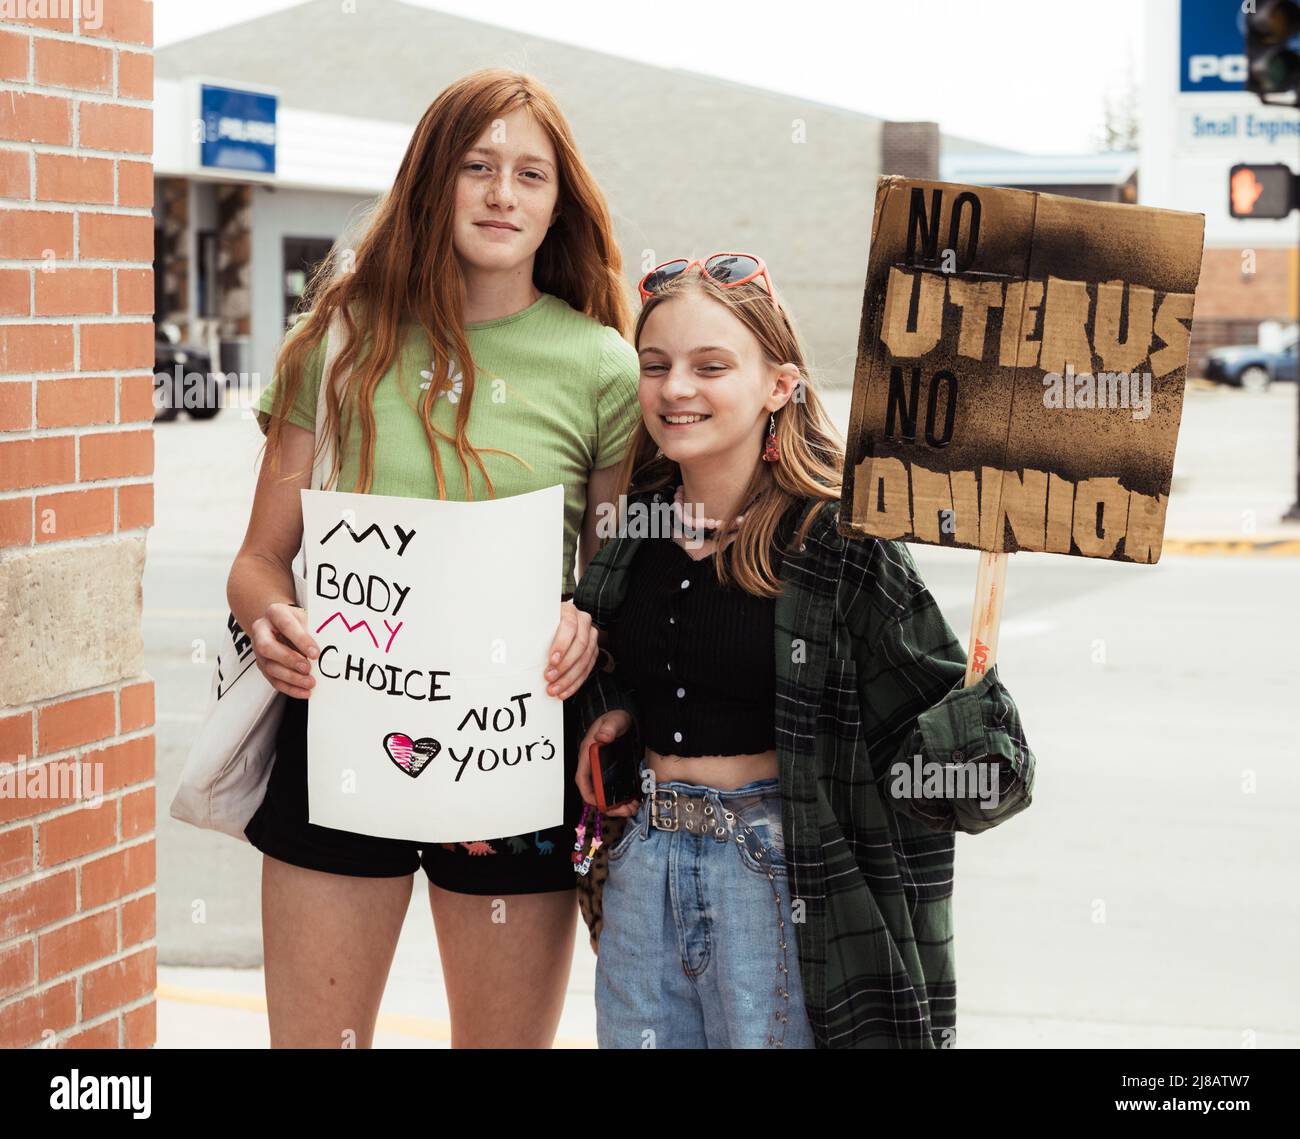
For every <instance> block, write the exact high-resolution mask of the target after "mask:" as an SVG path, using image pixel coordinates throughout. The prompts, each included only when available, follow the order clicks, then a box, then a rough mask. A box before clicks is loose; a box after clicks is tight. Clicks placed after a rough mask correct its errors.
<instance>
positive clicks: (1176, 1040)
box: [157, 946, 1300, 1050]
mask: <svg viewBox="0 0 1300 1139" xmlns="http://www.w3.org/2000/svg"><path fill="white" fill-rule="evenodd" d="M578 948H579V950H580V951H581V953H582V954H586V956H587V957H589V958H591V954H590V952H589V951H588V950H587V949H586V947H585V946H579V947H578ZM591 959H592V961H593V963H594V958H591ZM578 960H579V962H581V956H580V955H579V956H578ZM579 968H585V966H579ZM576 972H578V970H577V969H575V973H576ZM957 1023H958V1041H959V1043H958V1047H961V1048H1151V1049H1162V1050H1163V1049H1176V1048H1239V1047H1241V1034H1240V1032H1239V1031H1237V1030H1235V1029H1233V1030H1229V1029H1210V1028H1186V1027H1184V1026H1182V1025H1151V1024H1119V1023H1111V1022H1105V1021H1086V1020H1060V1019H1052V1018H1049V1017H1043V1018H1032V1019H1031V1018H1026V1017H1019V1016H999V1015H997V1014H996V1013H992V1012H984V1011H975V1012H967V1011H965V1010H961V1011H959V1013H958V1021H957ZM450 1041H451V1025H450V1022H449V1020H448V1017H447V1013H446V1007H445V1004H444V1003H443V1000H442V985H441V981H439V980H437V979H433V978H431V979H429V980H427V981H418V982H417V981H416V980H415V979H414V978H410V977H407V978H399V977H398V976H396V974H395V975H394V976H393V977H391V978H390V979H389V982H388V989H387V991H386V992H385V993H384V1001H383V1006H382V1009H381V1011H380V1014H379V1026H378V1028H377V1029H376V1031H375V1043H374V1046H375V1047H376V1048H447V1047H450ZM269 1044H270V1036H269V1034H268V1031H267V1026H266V1002H265V1000H264V997H263V987H262V971H261V970H260V969H198V968H195V969H190V968H183V967H177V966H161V967H160V968H159V969H158V1043H157V1047H159V1048H267V1047H268V1046H269ZM555 1046H556V1047H557V1048H594V1047H596V1016H595V1011H594V1009H593V1007H592V994H591V990H590V986H589V984H588V985H586V986H585V987H582V986H579V985H575V984H573V983H570V987H569V998H568V1001H567V1003H566V1005H565V1009H564V1016H563V1018H562V1020H561V1023H560V1031H559V1033H558V1035H557V1038H556V1041H555ZM1256 1047H1259V1048H1300V1034H1287V1035H1283V1034H1266V1033H1261V1034H1260V1036H1259V1037H1258V1039H1257V1040H1256Z"/></svg>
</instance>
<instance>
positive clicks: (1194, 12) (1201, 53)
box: [1178, 0, 1246, 91]
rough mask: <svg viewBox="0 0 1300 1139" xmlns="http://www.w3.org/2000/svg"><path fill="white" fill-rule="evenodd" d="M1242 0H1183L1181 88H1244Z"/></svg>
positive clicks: (1180, 51)
mask: <svg viewBox="0 0 1300 1139" xmlns="http://www.w3.org/2000/svg"><path fill="white" fill-rule="evenodd" d="M1241 14H1242V12H1241V0H1183V2H1182V12H1181V14H1180V18H1179V23H1180V27H1179V45H1178V89H1179V90H1180V91H1244V90H1245V88H1246V36H1245V32H1244V30H1243V26H1242V23H1241V21H1240V17H1241Z"/></svg>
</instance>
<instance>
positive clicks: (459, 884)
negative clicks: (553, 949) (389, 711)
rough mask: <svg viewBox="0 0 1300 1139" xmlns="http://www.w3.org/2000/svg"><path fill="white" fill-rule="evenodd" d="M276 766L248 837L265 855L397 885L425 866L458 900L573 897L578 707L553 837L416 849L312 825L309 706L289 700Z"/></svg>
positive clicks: (572, 707)
mask: <svg viewBox="0 0 1300 1139" xmlns="http://www.w3.org/2000/svg"><path fill="white" fill-rule="evenodd" d="M282 703H283V705H284V714H283V717H282V718H281V721H280V729H279V733H278V734H277V736H276V756H275V762H274V763H273V764H272V766H271V777H270V780H269V781H268V783H267V788H266V797H265V798H264V799H263V800H262V805H261V806H260V807H258V809H257V812H256V813H255V814H254V815H253V817H252V819H250V820H249V823H248V826H247V827H245V828H244V836H245V837H246V838H247V839H248V841H249V842H250V843H252V844H253V846H255V847H256V848H257V849H258V850H260V851H261V852H262V853H263V854H269V855H270V856H271V857H272V858H278V859H280V860H281V861H282V862H289V863H292V864H293V865H294V866H305V867H307V868H308V869H309V870H324V871H326V872H328V873H330V874H350V875H352V876H354V877H357V878H392V877H398V876H400V875H403V874H412V873H414V872H415V871H416V870H418V869H419V868H420V867H421V866H423V867H424V872H425V873H426V874H428V876H429V881H431V882H433V883H434V885H436V886H441V887H442V888H443V889H444V890H451V891H453V892H454V893H457V894H487V895H492V896H494V897H495V896H500V895H505V894H539V893H543V892H545V891H550V890H572V889H573V888H574V885H575V881H576V878H577V875H576V874H575V873H574V870H573V859H572V857H571V853H572V851H573V844H574V842H575V841H576V837H575V833H574V828H575V826H576V825H577V823H578V819H579V817H580V816H581V814H582V797H581V795H579V793H578V789H577V786H576V785H575V783H574V781H573V777H574V774H575V772H576V771H577V769H578V744H579V742H581V738H580V735H579V733H578V712H577V701H576V700H572V699H570V700H566V701H565V703H564V787H565V791H564V823H563V824H562V825H560V826H558V827H551V828H550V829H549V830H544V831H535V832H532V833H530V834H522V835H511V836H509V837H507V838H494V839H484V840H482V841H479V842H458V843H441V842H428V843H426V842H414V841H409V840H406V839H395V838H377V837H375V836H374V835H364V834H355V833H353V832H352V831H342V830H335V829H334V828H333V827H321V826H315V825H313V824H312V823H309V822H308V821H307V701H306V700H302V699H299V698H297V697H287V698H286V699H285V700H284V701H282Z"/></svg>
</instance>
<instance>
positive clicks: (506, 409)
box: [257, 293, 641, 593]
mask: <svg viewBox="0 0 1300 1139" xmlns="http://www.w3.org/2000/svg"><path fill="white" fill-rule="evenodd" d="M296 327H301V324H300V325H298V326H296ZM403 331H404V340H403V343H402V346H401V347H400V349H399V350H398V354H397V357H396V358H395V360H394V363H393V366H392V367H391V368H389V370H388V371H387V372H386V373H384V375H383V377H382V378H381V379H380V381H379V383H378V385H377V386H376V388H375V396H374V413H375V446H374V478H373V480H372V482H371V486H370V490H371V492H372V493H374V494H390V495H400V496H402V497H406V498H437V497H438V483H437V479H436V477H435V476H434V470H433V460H432V458H431V456H430V454H429V443H428V440H427V438H426V436H425V433H424V425H423V422H422V420H421V417H420V411H419V401H420V400H421V399H422V398H423V396H424V392H422V391H421V390H420V388H421V386H424V385H427V384H428V382H429V381H430V375H431V372H432V369H433V363H432V361H433V351H432V347H431V345H430V344H429V339H428V337H427V336H426V335H425V333H424V330H423V329H422V328H420V326H419V325H418V324H414V323H412V324H411V325H409V326H408V327H407V328H406V329H404V330H403ZM465 331H466V338H467V339H468V342H469V348H470V352H471V353H472V355H473V357H474V366H475V385H474V402H473V406H472V407H471V408H470V413H469V420H468V422H467V425H466V434H467V436H468V438H469V441H470V442H471V443H472V444H473V445H474V446H475V447H477V448H479V449H480V450H481V449H482V448H484V447H499V448H501V449H503V450H506V451H510V452H513V453H514V454H515V455H518V456H519V458H521V459H523V460H525V461H526V462H527V463H528V464H530V466H531V467H532V469H531V470H529V469H528V468H527V467H525V466H523V465H522V464H521V463H520V462H519V461H518V459H515V458H512V457H511V456H510V455H502V454H496V453H488V454H484V455H482V459H483V464H484V466H486V467H487V470H488V473H489V474H490V475H491V477H492V483H493V486H494V487H495V490H496V496H497V497H498V498H508V497H510V496H512V495H516V494H525V493H527V492H528V491H533V490H540V489H541V488H542V487H547V486H554V485H555V484H556V483H561V484H563V486H564V564H563V566H562V568H561V574H560V581H561V587H560V588H561V591H562V592H564V593H572V592H573V588H574V572H573V571H574V558H575V556H576V551H577V546H578V534H579V532H580V530H581V527H582V518H583V513H584V511H585V510H586V506H587V480H588V477H589V476H590V474H591V472H592V471H593V470H597V469H600V468H602V467H608V466H612V465H613V464H615V463H617V462H619V460H621V459H622V458H623V456H624V454H625V453H626V451H627V446H628V442H629V441H630V439H631V437H632V431H633V429H634V428H635V426H636V424H637V422H638V421H639V420H640V418H641V408H640V405H639V403H638V401H637V384H638V381H639V378H640V366H639V364H638V361H637V355H636V349H635V348H633V347H632V345H631V344H629V343H628V342H627V341H626V340H624V339H623V337H622V336H620V335H619V333H618V330H617V329H614V328H609V327H607V326H606V325H603V324H601V323H600V322H599V321H597V320H595V319H593V318H592V317H590V316H588V315H586V314H585V313H581V312H578V311H577V310H576V309H574V308H573V307H572V306H570V305H569V304H568V303H567V302H566V301H564V300H562V299H561V298H560V297H556V296H552V295H551V294H550V293H543V294H542V295H541V296H540V297H539V298H538V299H537V300H536V301H534V302H533V303H532V304H531V305H529V306H528V307H527V308H526V309H523V310H522V311H520V312H517V313H513V314H511V315H510V316H503V317H499V318H498V319H496V320H484V321H475V322H472V323H469V324H467V325H466V326H465ZM288 335H290V336H292V335H294V332H293V330H292V329H291V330H290V331H289V333H288ZM324 356H325V341H324V339H323V338H322V340H321V342H320V344H318V345H317V346H316V348H315V349H314V350H313V351H312V353H311V354H310V355H309V357H308V359H307V364H306V374H305V376H304V379H303V384H302V387H301V388H300V389H299V392H298V397H297V399H296V400H295V402H294V406H293V407H292V408H290V410H289V415H288V420H289V422H290V423H295V424H297V425H298V426H299V427H304V428H306V429H307V430H308V431H311V430H313V429H314V427H315V420H316V396H317V393H318V392H319V390H320V376H321V368H322V364H323V361H324ZM459 374H460V373H459V371H458V370H457V366H456V361H455V359H454V357H453V360H452V371H451V378H452V388H451V390H450V392H448V391H444V392H443V393H442V394H441V395H439V396H438V398H437V400H436V401H435V402H434V405H433V422H434V424H435V425H437V426H438V427H439V428H441V429H442V430H443V431H445V432H446V433H447V434H448V435H452V436H454V434H455V430H456V421H455V417H456V406H457V403H458V401H459V399H460V392H459V388H460V385H459V383H458V382H457V380H458V377H459ZM278 381H279V376H278V375H277V376H276V377H275V379H273V380H272V382H271V383H270V384H268V385H267V387H266V389H265V390H264V391H263V392H262V394H261V397H260V398H259V400H258V402H257V412H258V416H257V418H258V425H259V427H260V428H261V430H262V433H263V434H265V433H266V431H267V428H268V427H269V414H268V413H269V412H270V410H271V407H272V402H273V400H274V399H275V395H276V384H277V383H278ZM356 418H357V417H356V416H355V415H354V419H356ZM436 443H437V446H438V449H439V450H438V454H439V458H440V459H441V460H442V469H443V478H444V480H445V484H446V488H447V490H446V493H447V497H448V498H450V499H456V500H459V501H465V500H466V499H468V498H469V497H470V495H469V494H468V493H466V488H465V482H464V475H463V473H462V471H461V466H460V461H459V459H458V458H457V456H456V451H455V448H454V446H453V445H452V444H450V443H448V442H445V441H443V440H442V439H437V440H436ZM342 452H343V453H342V464H343V465H342V467H341V469H340V472H339V480H338V483H337V489H339V490H345V491H350V490H352V489H353V488H354V487H355V486H357V485H358V479H359V476H360V473H361V426H360V422H359V421H357V422H354V423H353V426H352V430H351V431H350V432H349V433H348V438H347V439H346V440H345V441H344V444H343V448H342ZM469 466H470V478H471V485H472V487H473V498H474V500H475V501H480V500H482V499H486V498H488V497H490V496H489V493H488V487H487V483H486V482H485V481H484V480H483V476H482V474H481V473H480V472H479V470H478V467H477V466H476V464H475V463H474V461H473V460H472V459H470V464H469Z"/></svg>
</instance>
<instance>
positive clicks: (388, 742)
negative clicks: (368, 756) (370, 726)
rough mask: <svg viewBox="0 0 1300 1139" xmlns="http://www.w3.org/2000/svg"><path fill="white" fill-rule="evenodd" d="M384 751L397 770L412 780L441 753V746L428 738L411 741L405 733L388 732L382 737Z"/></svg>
mask: <svg viewBox="0 0 1300 1139" xmlns="http://www.w3.org/2000/svg"><path fill="white" fill-rule="evenodd" d="M384 751H386V752H387V753H388V758H389V759H391V760H392V761H393V763H394V765H395V766H396V767H397V768H398V769H399V770H401V771H405V772H406V774H407V775H409V776H410V777H411V778H412V779H414V778H415V777H416V776H417V775H419V774H420V772H421V771H423V770H424V769H425V768H426V767H427V766H428V765H429V761H430V760H431V759H433V757H434V756H436V755H437V754H438V753H439V752H440V751H442V744H440V743H439V742H438V741H437V740H435V739H431V738H430V737H428V736H421V737H420V738H419V739H418V740H413V739H411V737H410V736H408V735H407V734H406V733H405V732H389V733H388V735H386V736H385V737H384Z"/></svg>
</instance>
